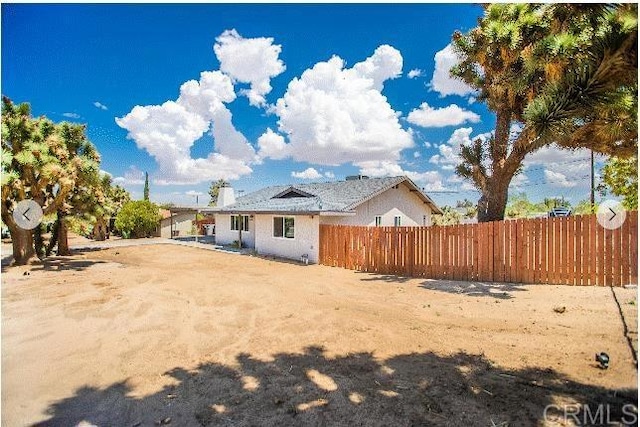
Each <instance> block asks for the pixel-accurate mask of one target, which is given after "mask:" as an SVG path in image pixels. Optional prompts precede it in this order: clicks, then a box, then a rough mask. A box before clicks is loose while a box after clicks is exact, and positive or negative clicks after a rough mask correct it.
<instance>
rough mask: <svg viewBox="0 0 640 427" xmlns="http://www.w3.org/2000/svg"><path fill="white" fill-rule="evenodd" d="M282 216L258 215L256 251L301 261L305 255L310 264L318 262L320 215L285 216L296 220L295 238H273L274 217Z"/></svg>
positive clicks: (256, 222)
mask: <svg viewBox="0 0 640 427" xmlns="http://www.w3.org/2000/svg"><path fill="white" fill-rule="evenodd" d="M274 216H282V215H267V214H264V215H256V216H255V227H256V230H257V232H256V240H255V243H256V245H255V249H256V251H257V252H258V253H259V254H261V255H275V256H279V257H283V258H290V259H295V260H299V259H300V257H301V256H302V255H303V254H307V255H308V256H309V262H310V263H317V262H318V243H319V232H320V229H319V224H320V221H319V217H318V215H284V216H287V217H293V218H295V237H294V238H293V239H287V238H283V237H273V217H274Z"/></svg>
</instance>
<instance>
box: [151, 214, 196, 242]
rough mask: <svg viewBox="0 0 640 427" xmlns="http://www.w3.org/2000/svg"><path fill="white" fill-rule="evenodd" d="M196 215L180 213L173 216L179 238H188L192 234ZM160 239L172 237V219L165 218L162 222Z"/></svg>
mask: <svg viewBox="0 0 640 427" xmlns="http://www.w3.org/2000/svg"><path fill="white" fill-rule="evenodd" d="M195 219H196V216H195V214H190V213H178V214H175V215H174V216H173V229H174V230H178V232H179V233H178V236H188V235H190V234H191V228H192V225H193V221H194V220H195ZM160 237H166V238H170V237H171V219H170V218H165V219H162V220H161V221H160Z"/></svg>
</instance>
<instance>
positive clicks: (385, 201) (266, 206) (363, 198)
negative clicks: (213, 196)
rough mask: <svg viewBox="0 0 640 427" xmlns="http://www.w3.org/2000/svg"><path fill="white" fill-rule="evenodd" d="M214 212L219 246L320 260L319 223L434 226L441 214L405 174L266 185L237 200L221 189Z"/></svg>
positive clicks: (310, 260) (231, 191)
mask: <svg viewBox="0 0 640 427" xmlns="http://www.w3.org/2000/svg"><path fill="white" fill-rule="evenodd" d="M218 202H219V203H218V206H217V208H216V210H215V218H216V244H222V245H228V244H233V243H236V244H237V243H238V242H239V241H241V242H242V247H247V248H253V249H255V250H256V252H258V253H259V254H264V255H275V256H280V257H284V258H291V259H301V257H306V258H307V259H308V260H309V262H312V263H316V262H318V253H319V250H318V246H319V234H320V225H321V224H343V225H366V226H418V225H431V215H432V214H434V213H435V214H438V213H441V211H440V209H439V208H438V207H437V206H436V204H435V203H434V202H433V200H431V198H429V196H427V195H426V194H425V193H424V192H423V191H422V190H421V189H420V188H419V187H418V186H416V184H415V183H413V181H411V180H410V179H409V178H407V177H405V176H398V177H391V178H371V179H368V178H366V177H362V176H357V177H349V178H347V180H346V181H337V182H325V183H313V184H295V185H280V186H274V187H267V188H264V189H262V190H258V191H256V192H254V193H251V194H247V195H246V196H243V197H240V198H238V199H237V200H235V198H234V197H233V188H231V187H223V188H221V189H220V195H219V196H218Z"/></svg>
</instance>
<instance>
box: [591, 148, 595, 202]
mask: <svg viewBox="0 0 640 427" xmlns="http://www.w3.org/2000/svg"><path fill="white" fill-rule="evenodd" d="M595 170H596V168H595V161H594V156H593V150H591V197H590V201H591V212H592V213H593V212H595V209H596V175H595Z"/></svg>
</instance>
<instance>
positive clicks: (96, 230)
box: [91, 217, 107, 241]
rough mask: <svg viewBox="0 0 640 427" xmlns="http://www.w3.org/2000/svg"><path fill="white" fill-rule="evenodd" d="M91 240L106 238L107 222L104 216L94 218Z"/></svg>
mask: <svg viewBox="0 0 640 427" xmlns="http://www.w3.org/2000/svg"><path fill="white" fill-rule="evenodd" d="M91 234H92V235H93V240H99V241H102V240H106V238H107V223H106V221H105V220H104V218H102V217H100V218H98V219H97V220H96V224H95V225H94V226H93V233H91Z"/></svg>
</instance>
